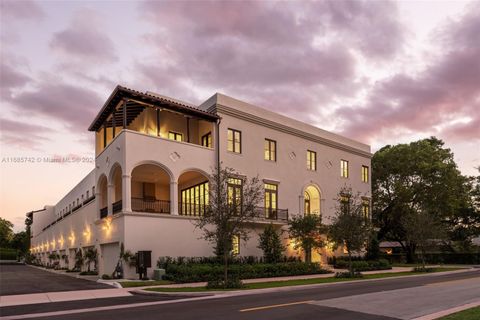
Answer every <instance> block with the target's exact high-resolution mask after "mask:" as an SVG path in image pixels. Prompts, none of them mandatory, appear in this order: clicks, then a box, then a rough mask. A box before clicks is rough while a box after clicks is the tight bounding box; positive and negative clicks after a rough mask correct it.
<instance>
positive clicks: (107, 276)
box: [102, 273, 112, 280]
mask: <svg viewBox="0 0 480 320" xmlns="http://www.w3.org/2000/svg"><path fill="white" fill-rule="evenodd" d="M102 279H103V280H110V279H112V277H111V276H110V275H109V274H106V273H104V274H102Z"/></svg>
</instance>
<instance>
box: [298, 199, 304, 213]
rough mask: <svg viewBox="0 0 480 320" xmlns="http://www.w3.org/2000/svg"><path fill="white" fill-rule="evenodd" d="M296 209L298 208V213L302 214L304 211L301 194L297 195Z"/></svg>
mask: <svg viewBox="0 0 480 320" xmlns="http://www.w3.org/2000/svg"><path fill="white" fill-rule="evenodd" d="M298 209H299V211H300V212H299V214H300V215H301V216H303V214H304V213H305V197H304V196H303V195H301V196H298Z"/></svg>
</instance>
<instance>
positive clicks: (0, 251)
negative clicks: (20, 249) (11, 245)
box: [0, 248, 17, 260]
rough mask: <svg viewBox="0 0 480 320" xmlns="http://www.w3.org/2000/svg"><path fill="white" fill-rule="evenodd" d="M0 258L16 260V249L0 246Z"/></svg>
mask: <svg viewBox="0 0 480 320" xmlns="http://www.w3.org/2000/svg"><path fill="white" fill-rule="evenodd" d="M0 260H17V250H15V249H8V248H0Z"/></svg>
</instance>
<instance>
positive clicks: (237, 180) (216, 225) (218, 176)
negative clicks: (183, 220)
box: [193, 167, 263, 287]
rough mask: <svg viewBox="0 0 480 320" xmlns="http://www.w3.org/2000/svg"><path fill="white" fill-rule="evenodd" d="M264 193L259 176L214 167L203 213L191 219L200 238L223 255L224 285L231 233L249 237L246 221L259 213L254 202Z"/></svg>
mask: <svg viewBox="0 0 480 320" xmlns="http://www.w3.org/2000/svg"><path fill="white" fill-rule="evenodd" d="M262 197H263V185H262V184H261V183H260V181H259V179H258V177H254V178H251V179H246V178H245V179H244V178H242V177H240V175H239V174H238V173H237V172H235V170H233V169H232V168H222V167H218V168H214V169H213V171H212V173H211V176H210V180H209V203H208V206H207V207H206V210H205V214H204V215H201V216H200V217H199V219H195V220H193V223H194V224H195V226H196V228H199V229H200V230H201V231H202V232H203V238H204V239H205V240H207V241H208V242H210V243H212V244H213V245H214V247H215V253H216V254H217V255H219V256H221V257H222V259H223V270H224V278H223V286H224V287H227V286H228V284H229V279H228V260H229V258H230V257H231V255H232V242H233V238H234V237H238V239H240V240H242V241H247V240H248V239H249V227H248V223H249V222H251V221H252V219H255V218H256V217H257V215H258V210H257V205H258V204H259V203H260V201H261V200H262Z"/></svg>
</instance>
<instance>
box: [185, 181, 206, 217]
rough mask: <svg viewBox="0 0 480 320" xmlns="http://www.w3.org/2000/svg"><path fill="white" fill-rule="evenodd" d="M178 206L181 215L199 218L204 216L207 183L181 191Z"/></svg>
mask: <svg viewBox="0 0 480 320" xmlns="http://www.w3.org/2000/svg"><path fill="white" fill-rule="evenodd" d="M180 204H181V205H180V214H181V215H187V216H200V215H203V214H205V210H206V206H207V205H208V182H203V183H200V184H197V185H195V186H192V187H189V188H187V189H183V190H182V192H181V200H180Z"/></svg>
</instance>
